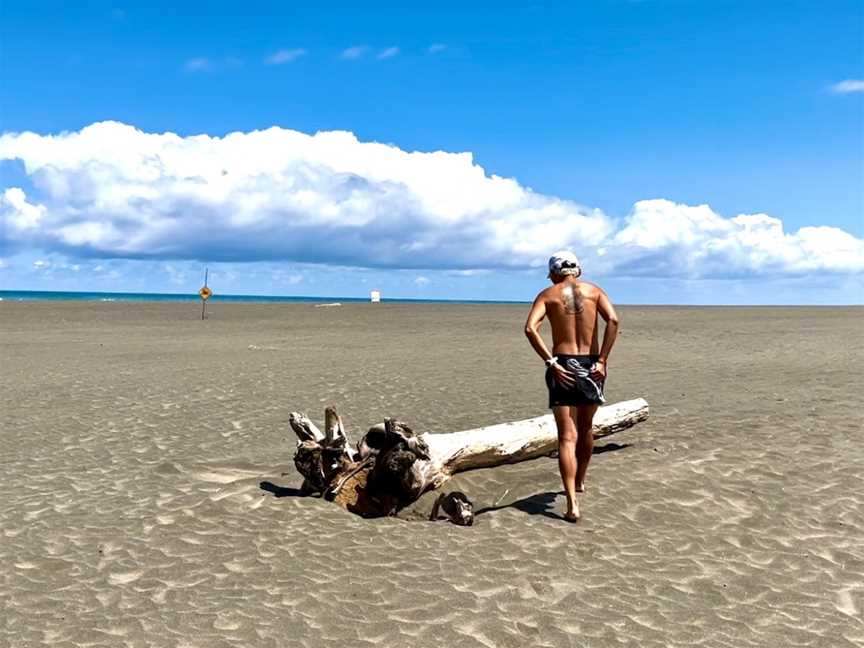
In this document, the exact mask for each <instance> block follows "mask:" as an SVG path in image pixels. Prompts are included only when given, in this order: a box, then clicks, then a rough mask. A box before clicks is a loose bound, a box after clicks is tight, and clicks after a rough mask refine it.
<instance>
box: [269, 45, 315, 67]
mask: <svg viewBox="0 0 864 648" xmlns="http://www.w3.org/2000/svg"><path fill="white" fill-rule="evenodd" d="M308 53H309V52H307V51H306V50H305V49H303V48H302V47H298V48H295V49H281V50H279V51H277V52H274V53H273V54H271V55H270V56H268V57H267V58H266V59H264V62H265V63H267V64H269V65H282V64H284V63H292V62H294V61H296V60H297V59H299V58H302V57H304V56H306V55H307V54H308Z"/></svg>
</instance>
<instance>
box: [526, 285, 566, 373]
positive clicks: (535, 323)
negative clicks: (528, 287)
mask: <svg viewBox="0 0 864 648" xmlns="http://www.w3.org/2000/svg"><path fill="white" fill-rule="evenodd" d="M544 317H546V301H545V300H544V299H543V293H540V294H539V295H537V299H535V300H534V304H533V305H532V306H531V311H530V312H529V313H528V321H527V322H525V336H526V337H527V338H528V341H529V342H530V343H531V346H532V347H534V350H535V351H536V352H537V355H539V356H540V357H541V358H543V360H544V361H546V360H551V359H552V357H553V356H552V354H551V353H550V352H549V349H548V348H547V347H546V343H545V342H544V341H543V337H542V336H541V335H540V325H541V324H542V323H543V318H544ZM550 369H552V373H553V375H554V377H555V378H556V379H557V380H559V381H560V382H561V383H562V384H563V385H565V386H570V385H572V384H573V383H574V382H575V378H574V377H573V376H572V375H571V374H570V372H569V371H567V370H566V369H565V368H564V367H562V366H561V365H559V364H558V363H557V362H553V363H552V364H551V365H550Z"/></svg>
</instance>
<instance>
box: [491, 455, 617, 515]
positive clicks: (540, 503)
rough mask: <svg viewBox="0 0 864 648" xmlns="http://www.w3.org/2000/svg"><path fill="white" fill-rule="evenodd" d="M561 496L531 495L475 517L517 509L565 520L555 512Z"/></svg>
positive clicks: (558, 494)
mask: <svg viewBox="0 0 864 648" xmlns="http://www.w3.org/2000/svg"><path fill="white" fill-rule="evenodd" d="M629 447H630V444H629V443H625V444H623V445H622V444H619V443H606V444H604V445H602V446H599V447H596V448H594V452H593V453H592V454H595V455H596V454H603V453H604V452H614V451H616V450H623V449H624V448H629ZM560 495H564V491H563V490H561V491H549V492H546V493H536V494H534V495H529V496H528V497H524V498H522V499H520V500H516V501H515V502H510V503H509V504H501V505H500V506H487V507H485V508H482V509H479V510H477V511H474V516H475V517H476V516H478V515H483V514H484V513H491V512H492V511H500V510H502V509H508V508H515V509H517V510H519V511H522V512H524V513H528V515H543V516H545V517H548V518H552V519H553V520H563V519H564V516H563V515H561V514H560V513H556V512H555V510H554V509H555V501H556V500H557V499H558V497H559V496H560Z"/></svg>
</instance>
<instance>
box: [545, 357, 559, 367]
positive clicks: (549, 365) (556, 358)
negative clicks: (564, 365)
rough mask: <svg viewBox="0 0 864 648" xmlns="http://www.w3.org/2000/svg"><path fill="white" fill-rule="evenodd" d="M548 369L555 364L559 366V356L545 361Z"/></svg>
mask: <svg viewBox="0 0 864 648" xmlns="http://www.w3.org/2000/svg"><path fill="white" fill-rule="evenodd" d="M544 362H545V363H546V366H547V367H551V366H552V365H553V364H558V356H552V357H551V358H549V359H548V360H544Z"/></svg>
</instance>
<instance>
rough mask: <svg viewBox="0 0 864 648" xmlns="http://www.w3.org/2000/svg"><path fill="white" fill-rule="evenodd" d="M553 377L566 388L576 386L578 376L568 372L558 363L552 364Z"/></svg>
mask: <svg viewBox="0 0 864 648" xmlns="http://www.w3.org/2000/svg"><path fill="white" fill-rule="evenodd" d="M551 369H552V376H553V377H554V378H555V380H556V381H557V382H559V383H561V384H562V385H564V386H565V387H572V386H573V385H575V384H576V376H575V375H573V374H572V373H570V372H569V371H567V370H566V369H565V368H564V367H562V366H561V365H560V364H558V363H557V362H554V363H552V366H551Z"/></svg>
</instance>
